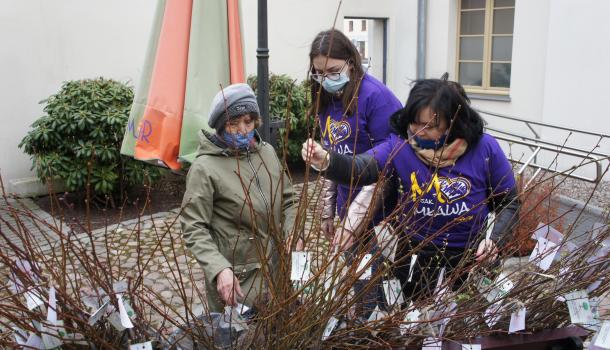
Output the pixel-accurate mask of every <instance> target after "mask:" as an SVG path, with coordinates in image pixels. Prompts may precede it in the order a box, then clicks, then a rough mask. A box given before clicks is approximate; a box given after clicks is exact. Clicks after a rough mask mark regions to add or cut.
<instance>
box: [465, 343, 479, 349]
mask: <svg viewBox="0 0 610 350" xmlns="http://www.w3.org/2000/svg"><path fill="white" fill-rule="evenodd" d="M462 350H481V344H462Z"/></svg>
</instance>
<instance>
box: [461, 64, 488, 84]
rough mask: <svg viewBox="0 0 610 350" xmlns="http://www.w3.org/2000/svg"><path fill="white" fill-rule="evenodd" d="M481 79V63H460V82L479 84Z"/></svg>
mask: <svg viewBox="0 0 610 350" xmlns="http://www.w3.org/2000/svg"><path fill="white" fill-rule="evenodd" d="M482 81H483V64H482V63H471V62H466V63H460V84H463V85H474V86H481V85H482V84H481V83H482Z"/></svg>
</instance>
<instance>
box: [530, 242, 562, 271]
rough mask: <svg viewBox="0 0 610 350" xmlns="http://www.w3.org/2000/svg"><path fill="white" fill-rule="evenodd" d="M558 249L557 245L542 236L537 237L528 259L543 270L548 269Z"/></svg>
mask: <svg viewBox="0 0 610 350" xmlns="http://www.w3.org/2000/svg"><path fill="white" fill-rule="evenodd" d="M558 251H559V246H558V245H557V244H555V243H553V242H551V241H549V240H547V239H546V238H544V237H538V241H537V242H536V246H535V247H534V250H533V251H532V254H531V255H530V258H529V261H530V262H534V263H535V264H536V265H537V266H538V267H539V268H541V269H542V270H543V271H546V270H548V269H549V268H550V267H551V264H552V263H553V260H554V259H555V255H556V254H557V252H558Z"/></svg>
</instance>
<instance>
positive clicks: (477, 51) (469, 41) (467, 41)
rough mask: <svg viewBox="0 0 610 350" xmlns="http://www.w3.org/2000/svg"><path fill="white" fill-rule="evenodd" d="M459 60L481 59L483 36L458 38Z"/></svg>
mask: <svg viewBox="0 0 610 350" xmlns="http://www.w3.org/2000/svg"><path fill="white" fill-rule="evenodd" d="M460 59H461V60H481V61H482V60H483V37H464V38H460Z"/></svg>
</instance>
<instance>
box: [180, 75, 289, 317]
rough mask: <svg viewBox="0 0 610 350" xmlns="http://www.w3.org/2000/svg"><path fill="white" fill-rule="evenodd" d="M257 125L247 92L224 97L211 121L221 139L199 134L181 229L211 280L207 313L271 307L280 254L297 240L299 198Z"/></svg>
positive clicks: (239, 87) (232, 90) (233, 89)
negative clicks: (294, 236) (293, 237)
mask: <svg viewBox="0 0 610 350" xmlns="http://www.w3.org/2000/svg"><path fill="white" fill-rule="evenodd" d="M259 120H260V117H259V109H258V104H257V103H256V96H255V95H254V92H253V91H252V89H251V88H250V87H249V86H248V85H246V84H234V85H230V86H227V87H225V88H224V89H222V90H221V91H220V92H218V94H217V95H216V96H215V97H214V99H213V101H212V105H211V106H210V115H209V119H208V124H209V126H210V127H211V128H213V129H214V130H215V132H214V133H210V132H207V131H206V130H201V132H200V133H199V140H200V141H199V149H198V151H197V158H196V159H195V161H194V162H193V164H192V165H191V168H190V169H189V173H188V175H187V180H186V192H185V193H184V199H183V201H182V209H183V210H182V213H181V216H180V224H181V226H182V232H183V236H184V242H185V245H186V247H187V248H188V249H189V250H190V251H191V253H192V254H193V256H194V257H195V258H196V259H197V261H198V262H199V264H200V265H201V267H202V268H203V271H204V274H205V288H206V296H207V306H208V310H207V311H209V312H222V310H223V308H224V307H225V306H227V305H230V306H237V304H238V303H241V304H244V305H247V306H249V307H252V308H253V309H254V310H257V309H258V310H260V308H261V307H265V305H267V302H266V301H268V299H269V297H270V295H271V294H272V293H269V291H268V286H269V285H270V283H269V280H268V279H269V278H272V279H273V278H274V274H275V273H276V271H278V266H277V261H279V260H278V257H279V253H280V250H281V247H284V246H285V244H286V243H287V242H291V241H292V240H291V239H290V237H291V235H292V228H293V223H294V218H295V215H296V208H297V205H298V203H297V198H296V197H295V196H294V192H293V189H292V184H291V182H290V178H289V177H288V176H287V174H286V172H285V171H284V168H283V166H282V163H281V162H280V161H279V159H278V157H277V154H276V152H275V149H273V147H272V146H271V145H270V144H268V143H266V142H263V141H261V140H260V137H259V136H258V135H257V134H256V132H255V128H256V127H257V126H258V125H260V122H259ZM262 271H266V273H263V272H262ZM269 272H271V274H269Z"/></svg>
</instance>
